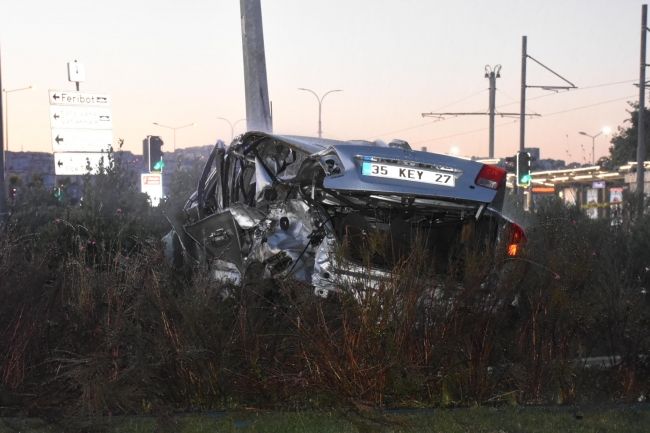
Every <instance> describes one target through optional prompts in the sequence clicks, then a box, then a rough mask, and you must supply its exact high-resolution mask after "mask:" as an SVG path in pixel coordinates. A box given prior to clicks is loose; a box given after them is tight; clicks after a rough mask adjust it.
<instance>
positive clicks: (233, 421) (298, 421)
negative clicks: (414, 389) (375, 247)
mask: <svg viewBox="0 0 650 433" xmlns="http://www.w3.org/2000/svg"><path fill="white" fill-rule="evenodd" d="M648 425H650V407H649V406H647V405H644V406H636V407H633V406H628V407H618V408H615V407H609V408H602V407H592V408H584V409H579V408H573V407H571V408H569V407H504V408H494V407H492V408H488V407H478V406H477V407H473V408H465V409H435V410H430V411H423V412H412V413H409V412H403V413H394V412H391V413H381V414H380V413H363V414H359V413H352V412H348V413H346V412H310V411H306V412H296V413H229V414H213V415H188V416H176V417H173V418H158V419H157V418H155V417H113V418H111V419H107V418H94V419H92V420H89V421H84V422H80V421H77V422H75V421H74V420H68V421H67V422H66V425H63V426H61V425H55V424H48V423H46V422H45V421H42V420H39V419H35V418H30V419H20V418H5V419H3V422H2V423H1V424H0V433H13V432H16V431H21V432H25V433H31V432H34V433H36V432H48V433H49V432H52V433H58V432H64V431H70V429H74V430H76V431H103V432H106V433H149V432H151V433H153V432H158V431H173V432H178V433H208V432H242V433H244V432H250V433H253V432H277V433H293V432H316V433H319V432H322V433H329V432H332V433H333V432H441V433H442V432H444V433H455V432H458V433H466V432H531V433H533V432H551V431H552V432H608V433H612V432H626V433H634V432H647V431H648Z"/></svg>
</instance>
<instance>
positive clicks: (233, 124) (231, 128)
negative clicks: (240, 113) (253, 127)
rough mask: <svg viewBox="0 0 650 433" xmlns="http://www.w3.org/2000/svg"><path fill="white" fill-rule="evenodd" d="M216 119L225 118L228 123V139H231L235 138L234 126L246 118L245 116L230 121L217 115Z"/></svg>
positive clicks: (223, 118)
mask: <svg viewBox="0 0 650 433" xmlns="http://www.w3.org/2000/svg"><path fill="white" fill-rule="evenodd" d="M217 119H220V120H225V121H226V122H228V125H230V141H232V140H233V139H234V138H235V126H237V124H238V123H239V122H243V121H244V120H246V118H244V119H239V120H238V121H236V122H235V123H231V122H230V120H228V119H226V118H225V117H217Z"/></svg>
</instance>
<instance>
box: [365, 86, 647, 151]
mask: <svg viewBox="0 0 650 433" xmlns="http://www.w3.org/2000/svg"><path fill="white" fill-rule="evenodd" d="M635 81H638V79H634V80H624V81H616V82H613V83H604V84H595V85H593V86H586V87H580V88H577V89H573V90H572V91H573V92H579V91H581V90H588V89H596V88H598V87H607V86H616V85H618V84H625V83H632V82H635ZM487 90H488V89H483V90H481V91H479V92H476V93H474V94H472V95H470V96H467V97H465V98H463V99H459V100H458V101H456V102H452V103H451V104H447V105H445V106H444V107H440V108H438V109H437V110H436V111H440V110H444V109H445V108H447V107H450V106H452V105H454V104H457V103H459V102H462V101H464V100H466V99H469V98H471V97H474V96H476V95H478V94H480V93H483V92H485V91H487ZM497 90H498V89H497ZM498 91H499V92H500V93H503V92H502V91H501V90H498ZM503 94H504V95H505V96H508V95H506V94H505V93H503ZM559 94H560V93H550V94H546V95H541V96H535V97H534V98H527V99H526V102H528V101H534V100H535V99H541V98H548V97H549V96H556V95H559ZM562 94H563V93H562ZM508 98H510V99H513V100H514V98H512V97H510V96H508ZM623 99H625V98H623ZM605 103H606V102H605ZM515 104H519V101H516V102H510V103H508V104H503V105H499V106H497V107H496V108H503V107H507V106H509V105H515ZM443 120H446V119H441V120H435V121H433V122H427V123H421V124H419V125H414V126H409V127H406V128H402V129H397V130H395V131H389V132H383V133H381V134H374V135H372V137H370V136H369V137H368V138H367V139H373V138H377V137H381V136H384V135H388V134H395V133H397V132H404V131H409V130H411V129H418V128H422V127H424V126H428V125H433V124H434V123H438V122H441V121H443ZM508 124H510V123H506V125H508ZM481 131H482V129H481ZM413 144H417V143H413Z"/></svg>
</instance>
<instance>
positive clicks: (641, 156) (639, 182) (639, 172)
mask: <svg viewBox="0 0 650 433" xmlns="http://www.w3.org/2000/svg"><path fill="white" fill-rule="evenodd" d="M647 23H648V5H643V6H642V7H641V67H640V71H639V118H638V119H639V121H638V123H639V137H638V141H637V147H636V191H637V194H639V203H638V211H639V217H640V216H641V215H643V200H644V196H645V195H644V188H643V183H644V178H643V162H644V160H645V68H646V55H645V54H646V53H645V51H646V36H647V33H648V24H647Z"/></svg>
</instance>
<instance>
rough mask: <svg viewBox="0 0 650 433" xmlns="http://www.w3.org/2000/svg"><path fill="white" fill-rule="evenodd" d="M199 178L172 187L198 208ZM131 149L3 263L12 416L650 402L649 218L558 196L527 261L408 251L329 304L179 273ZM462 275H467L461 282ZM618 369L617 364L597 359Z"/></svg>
mask: <svg viewBox="0 0 650 433" xmlns="http://www.w3.org/2000/svg"><path fill="white" fill-rule="evenodd" d="M194 176H197V171H196V170H195V171H193V172H191V174H187V173H184V172H179V173H177V174H176V176H175V179H176V180H175V186H174V187H173V191H174V195H175V196H177V198H178V199H179V200H182V198H183V197H186V196H189V193H190V190H191V188H192V187H193V186H194V182H195V180H192V178H193V177H194ZM136 181H137V179H136V178H135V175H134V174H133V173H130V172H129V171H127V170H125V169H124V167H123V166H122V164H121V161H120V158H119V155H118V156H117V157H116V160H115V164H114V165H113V166H112V167H111V168H102V170H101V172H100V174H98V175H96V176H93V177H90V176H87V177H86V178H85V179H84V182H83V200H82V201H81V202H78V203H74V204H72V203H70V202H69V201H63V202H60V201H58V200H56V199H55V198H53V197H52V196H51V193H50V192H49V191H46V190H44V189H43V188H42V186H39V185H32V186H31V187H30V188H27V189H24V190H23V191H22V193H21V194H20V195H19V196H18V198H17V199H16V201H15V202H13V203H11V215H10V218H9V221H10V223H9V230H8V234H7V235H6V236H5V237H4V238H3V239H2V242H1V247H0V248H1V250H0V380H1V382H0V407H5V408H6V407H13V408H14V409H16V410H19V411H20V410H23V409H24V410H26V409H27V408H32V409H42V410H46V409H52V410H56V411H61V408H65V409H64V412H62V413H64V414H65V415H74V414H108V413H149V412H157V411H167V410H169V409H174V410H200V409H221V408H233V407H239V406H244V405H245V406H256V407H271V408H283V409H297V408H307V407H311V408H314V407H332V406H341V405H345V406H352V407H357V408H361V409H364V408H375V407H403V406H410V407H423V406H448V405H469V404H489V403H495V402H510V403H519V404H526V403H544V402H558V403H572V402H584V401H625V400H635V401H636V400H638V399H640V398H641V399H643V398H645V396H647V394H648V386H649V385H650V382H649V378H650V375H649V374H650V370H649V368H648V367H649V366H648V364H647V363H648V350H649V348H650V341H649V340H648V338H649V337H650V309H649V308H648V303H649V302H650V300H649V299H648V296H650V295H648V294H647V293H646V292H647V291H648V290H650V287H648V283H649V279H648V272H649V271H648V269H649V267H650V251H649V248H648V246H649V245H650V217H648V216H643V217H641V218H636V220H635V221H625V223H624V224H623V225H620V226H612V225H611V224H610V222H609V221H606V220H597V221H594V220H590V219H588V218H586V216H585V215H584V213H583V212H581V211H580V210H578V209H576V208H567V207H565V206H564V205H563V204H562V203H560V202H559V201H553V200H551V201H549V202H547V203H545V204H544V205H543V206H541V207H540V208H539V209H538V211H537V213H536V214H535V215H532V216H531V220H533V221H534V227H532V226H531V228H529V229H528V235H529V240H528V243H527V244H526V246H525V248H524V249H523V252H522V255H520V256H519V257H516V258H513V257H510V256H508V255H507V254H506V251H505V250H504V251H499V252H498V253H497V254H491V255H483V256H481V255H477V254H472V253H471V252H470V253H469V254H468V255H467V256H466V257H465V260H464V261H463V262H462V263H461V264H462V266H463V267H464V270H463V272H459V273H456V274H455V275H456V276H447V277H441V276H435V275H431V274H430V272H429V269H431V268H432V266H431V260H432V259H431V258H430V257H428V256H427V255H426V254H425V253H424V251H423V249H418V248H413V252H412V254H411V256H410V257H409V260H407V261H403V262H400V263H398V264H397V266H396V267H395V269H394V272H393V276H392V278H391V279H390V280H389V281H386V283H385V284H384V285H383V286H382V287H381V288H379V289H378V290H376V291H373V292H364V291H357V290H356V289H355V288H353V287H350V288H349V290H347V291H344V292H342V293H341V294H340V295H339V296H336V297H334V298H332V299H328V300H321V299H316V298H314V297H313V296H312V295H311V293H312V292H313V290H312V289H311V288H310V287H307V286H306V285H305V284H303V283H300V282H296V281H292V280H280V279H277V280H262V279H259V278H255V277H249V278H247V281H246V282H245V283H244V284H243V285H242V286H241V287H237V286H231V285H228V284H219V283H216V282H213V281H210V280H209V279H207V278H204V277H203V276H202V275H196V274H195V275H193V276H192V277H189V276H187V275H186V274H185V273H183V272H182V271H181V270H179V269H175V268H173V267H172V266H171V265H169V264H168V263H167V262H166V259H165V246H164V243H163V242H162V241H161V238H162V237H163V236H164V234H165V233H166V231H168V229H169V225H168V224H167V222H166V219H165V216H164V212H165V211H167V212H168V211H172V210H173V208H174V207H175V206H178V203H175V204H171V203H163V204H162V205H161V206H159V207H158V208H154V209H152V208H151V207H150V206H149V205H148V203H147V200H146V196H144V195H142V194H141V193H140V192H139V191H138V184H137V182H136ZM461 275H462V277H461ZM595 356H604V357H610V358H611V357H616V358H615V359H614V358H612V361H614V360H616V366H614V367H611V368H585V365H584V361H581V360H584V358H587V357H595Z"/></svg>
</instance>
